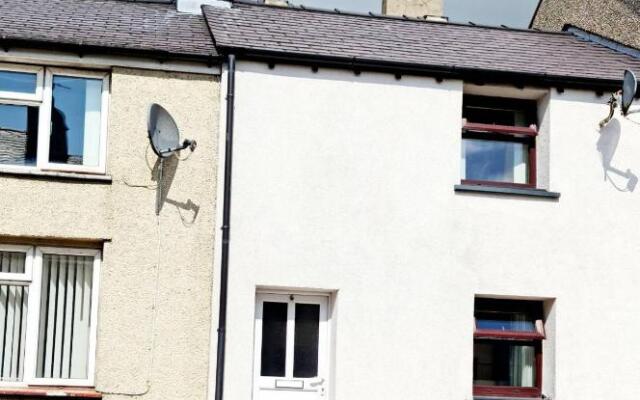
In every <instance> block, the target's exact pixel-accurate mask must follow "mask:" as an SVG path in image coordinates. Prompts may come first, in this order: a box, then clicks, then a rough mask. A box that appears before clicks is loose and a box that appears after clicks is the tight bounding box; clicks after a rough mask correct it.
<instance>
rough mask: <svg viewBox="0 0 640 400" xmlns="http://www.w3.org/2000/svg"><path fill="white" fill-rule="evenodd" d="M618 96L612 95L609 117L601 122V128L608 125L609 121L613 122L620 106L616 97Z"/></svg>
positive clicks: (609, 102)
mask: <svg viewBox="0 0 640 400" xmlns="http://www.w3.org/2000/svg"><path fill="white" fill-rule="evenodd" d="M616 94H617V93H611V97H610V98H609V101H608V102H607V104H609V115H608V116H607V118H605V119H603V120H602V121H600V128H602V127H604V126H605V125H606V124H608V123H609V121H611V118H613V113H614V111H615V109H616V107H617V106H618V99H617V97H616Z"/></svg>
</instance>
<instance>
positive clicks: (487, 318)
mask: <svg viewBox="0 0 640 400" xmlns="http://www.w3.org/2000/svg"><path fill="white" fill-rule="evenodd" d="M476 328H478V329H490V330H497V331H512V332H514V331H515V332H536V326H535V322H534V321H533V320H532V318H531V317H530V316H529V315H527V314H525V313H518V312H487V311H485V312H478V313H476Z"/></svg>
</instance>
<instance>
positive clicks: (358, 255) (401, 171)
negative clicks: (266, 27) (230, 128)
mask: <svg viewBox="0 0 640 400" xmlns="http://www.w3.org/2000/svg"><path fill="white" fill-rule="evenodd" d="M462 94H463V83H462V82H459V81H452V80H445V81H444V82H442V83H437V82H436V81H435V80H433V79H430V78H419V77H410V76H403V77H402V79H401V80H399V81H398V80H395V79H394V76H393V75H385V74H374V73H364V72H363V73H362V74H361V75H359V76H355V75H354V74H353V72H349V71H338V70H328V69H322V68H321V69H320V70H319V72H317V73H315V74H314V73H312V72H311V70H310V69H309V68H303V67H289V66H282V65H276V67H275V69H274V70H269V69H268V67H267V66H266V65H261V64H253V63H246V62H240V63H239V64H238V72H237V76H236V96H235V100H236V116H235V117H236V118H235V122H236V124H235V142H234V172H233V174H234V175H233V202H232V204H233V208H232V212H231V216H232V220H231V231H232V241H231V248H230V251H231V253H230V281H229V287H230V293H229V296H230V297H229V310H228V325H227V332H228V334H227V338H228V339H227V340H228V341H227V367H226V371H227V372H226V374H227V375H226V385H225V392H226V396H227V398H229V399H249V398H251V396H252V393H251V391H252V371H253V360H254V350H255V349H254V348H253V335H254V329H253V327H254V310H255V308H254V302H255V293H256V289H257V288H295V289H297V290H302V291H304V290H309V291H321V292H328V293H331V294H332V295H333V298H334V302H335V304H334V307H333V309H334V312H333V314H332V320H331V324H332V329H333V337H334V338H335V340H334V343H333V344H332V347H333V355H332V368H333V374H332V376H331V377H330V378H331V390H330V393H329V395H328V397H327V398H329V399H334V400H336V399H337V400H350V399H366V400H388V399H406V400H414V399H416V400H417V399H424V398H433V399H439V400H470V399H471V398H472V358H473V339H472V336H473V300H474V296H479V295H485V296H502V297H508V298H534V299H544V300H547V301H546V309H547V333H548V339H547V340H546V341H545V347H544V367H543V369H544V376H543V393H545V394H546V395H548V396H551V397H552V398H553V399H554V400H571V399H579V398H589V399H596V398H615V399H625V400H626V399H629V400H631V399H634V398H636V397H637V393H638V391H640V382H639V381H638V379H637V371H638V370H640V342H638V340H637V330H638V329H639V327H640V302H638V301H637V293H638V285H640V270H638V268H637V265H638V256H639V255H640V245H638V243H637V240H635V237H636V236H637V235H638V231H639V229H640V228H639V227H638V221H639V220H640V197H639V196H640V188H637V187H634V185H633V180H634V178H633V176H635V175H637V174H638V173H640V157H638V155H640V126H639V124H640V117H638V115H640V114H635V116H634V115H630V116H629V118H628V119H627V118H622V117H620V116H619V114H617V116H616V119H615V120H614V121H612V122H611V123H610V124H609V125H608V126H607V127H606V128H605V129H604V130H603V131H602V132H599V131H598V129H597V128H598V122H599V120H600V119H602V118H603V117H604V116H605V115H606V114H607V111H608V109H607V106H606V105H605V102H606V97H597V96H596V95H595V94H594V93H593V92H588V91H578V90H566V91H565V92H564V93H558V92H557V91H556V90H555V89H551V90H550V91H547V92H546V95H545V96H544V97H543V98H541V101H540V104H541V105H542V106H543V107H546V110H545V112H544V115H543V118H542V119H543V124H542V125H543V128H544V129H546V130H547V132H548V135H549V136H548V137H547V138H546V139H545V144H544V148H546V150H545V151H547V152H548V160H547V161H545V162H544V163H543V164H544V165H546V167H545V168H546V169H547V171H541V172H540V174H541V176H542V175H544V181H545V185H548V188H549V189H550V190H554V191H559V192H561V194H562V197H561V198H560V199H559V201H553V200H551V201H550V200H541V199H537V198H526V197H520V198H518V197H509V196H496V195H486V194H482V195H480V194H462V193H456V192H454V185H455V184H457V183H459V179H460V178H459V177H460V146H461V138H460V128H461V106H462ZM603 153H605V157H604V158H603V157H602V154H603ZM545 157H547V156H545ZM543 158H544V157H543ZM603 159H604V160H610V162H609V163H605V164H603V162H602V160H603ZM605 167H606V170H607V173H608V175H609V176H610V179H608V180H605V179H604V176H605ZM613 168H616V169H617V170H619V171H622V173H623V174H624V175H626V176H627V177H629V178H631V179H628V178H625V177H623V176H620V175H617V174H616V172H614V169H613ZM627 170H628V171H629V172H627ZM626 185H628V186H629V188H628V189H627V188H626ZM631 189H633V190H631ZM336 309H339V313H336V312H335V310H336ZM425 396H426V397H425Z"/></svg>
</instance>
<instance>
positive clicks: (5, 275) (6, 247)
mask: <svg viewBox="0 0 640 400" xmlns="http://www.w3.org/2000/svg"><path fill="white" fill-rule="evenodd" d="M0 251H10V252H16V253H24V254H25V259H24V273H22V274H19V273H12V272H0V284H8V285H19V284H20V283H21V282H22V283H26V282H30V281H31V280H32V271H33V247H32V246H19V245H11V244H0ZM24 286H28V283H27V284H25V285H24Z"/></svg>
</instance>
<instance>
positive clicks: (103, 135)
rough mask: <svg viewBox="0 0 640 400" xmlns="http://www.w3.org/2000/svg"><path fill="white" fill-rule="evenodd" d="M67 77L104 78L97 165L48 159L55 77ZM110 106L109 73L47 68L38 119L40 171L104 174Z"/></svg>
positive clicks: (38, 160)
mask: <svg viewBox="0 0 640 400" xmlns="http://www.w3.org/2000/svg"><path fill="white" fill-rule="evenodd" d="M54 75H56V76H68V77H73V78H89V79H101V80H102V98H101V103H102V104H101V108H100V156H99V157H100V158H99V162H98V165H97V166H86V165H72V164H60V163H52V162H49V139H50V135H51V112H52V106H53V77H54ZM108 107H109V74H107V73H104V72H97V71H78V70H73V69H66V68H47V69H46V73H45V80H44V96H43V99H42V107H41V108H40V117H39V122H38V154H37V163H36V165H37V167H38V169H41V170H52V171H68V172H87V173H96V174H104V173H105V165H106V154H107V114H108Z"/></svg>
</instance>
